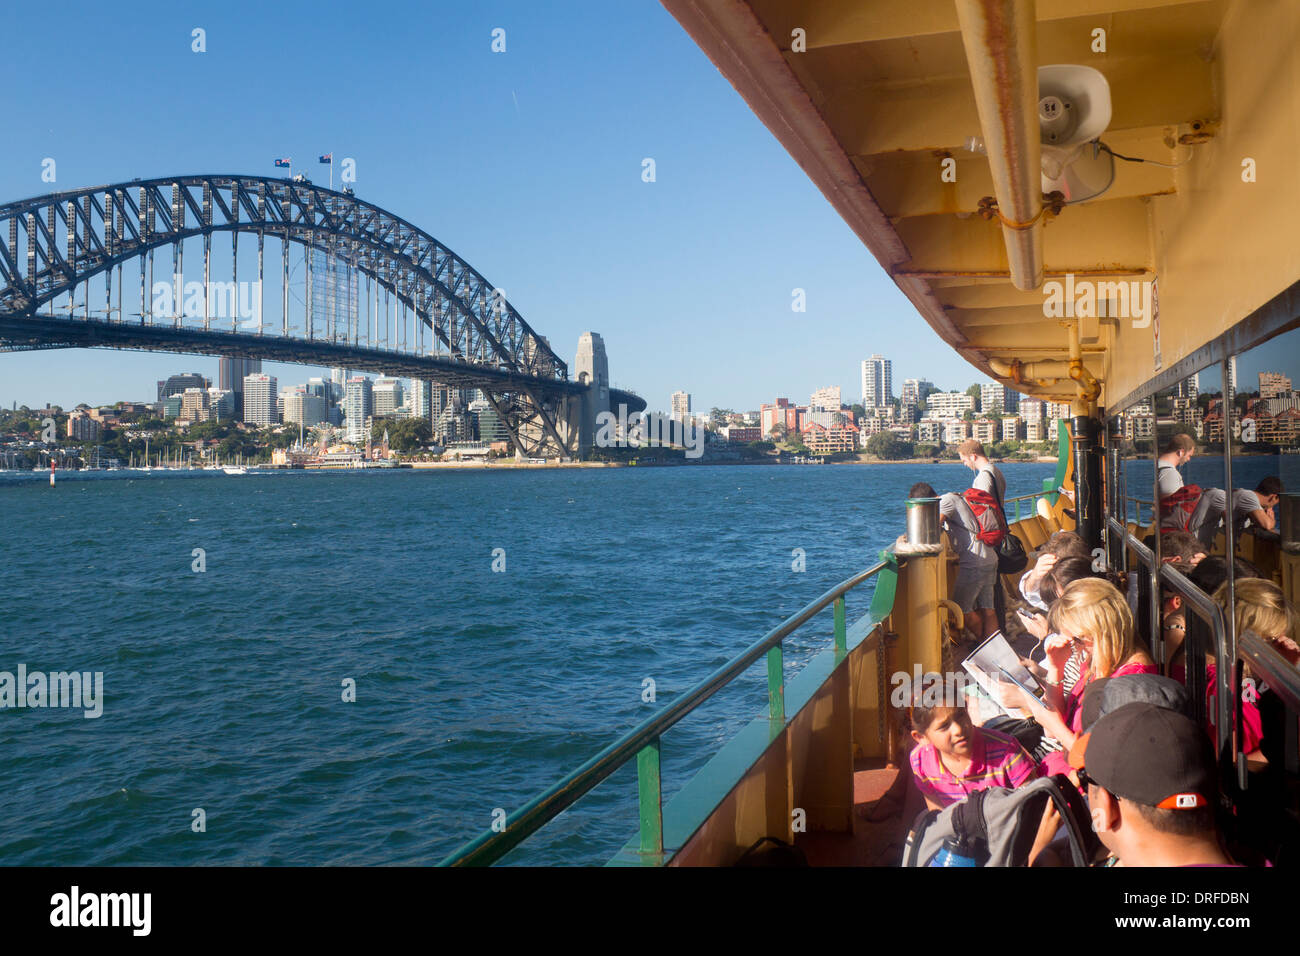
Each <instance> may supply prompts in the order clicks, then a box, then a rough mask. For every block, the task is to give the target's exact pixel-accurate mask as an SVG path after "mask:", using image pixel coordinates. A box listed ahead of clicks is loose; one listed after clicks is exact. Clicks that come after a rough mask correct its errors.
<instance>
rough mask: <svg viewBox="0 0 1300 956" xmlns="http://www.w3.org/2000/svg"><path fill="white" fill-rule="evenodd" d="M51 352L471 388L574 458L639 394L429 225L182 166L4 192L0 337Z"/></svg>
mask: <svg viewBox="0 0 1300 956" xmlns="http://www.w3.org/2000/svg"><path fill="white" fill-rule="evenodd" d="M222 233H225V234H228V235H229V241H228V248H226V247H227V242H226V240H225V239H224V238H222V239H221V241H220V242H218V243H217V244H216V247H215V248H214V238H217V237H218V236H219V234H222ZM241 235H244V236H245V237H246V238H245V242H244V248H243V250H242V252H241V250H240V244H239V238H240V236H241ZM268 239H269V240H271V243H270V249H269V252H270V253H271V259H272V263H271V275H272V281H271V283H270V289H271V291H272V292H273V293H276V294H275V295H273V296H272V297H271V298H270V302H269V306H268V296H267V291H268V284H267V281H266V280H267V269H266V266H267V261H266V260H267V253H268V249H267V240H268ZM200 243H201V245H202V253H201V255H202V270H203V271H202V278H201V280H199V279H197V278H194V279H193V280H192V281H191V282H189V283H187V282H186V281H185V278H186V277H185V273H184V253H185V249H186V247H187V245H188V246H189V247H190V248H191V250H193V249H194V247H196V246H197V245H198V244H200ZM291 247H299V248H298V249H296V250H295V253H296V254H295V256H294V257H293V258H294V259H295V260H296V265H295V267H294V269H293V271H292V272H291V269H290V260H291V256H290V250H291ZM169 249H170V251H171V257H170V262H168V261H167V256H166V252H167V251H168V250H169ZM254 249H255V257H254ZM159 251H161V252H162V253H163V255H162V256H161V257H160V258H161V259H162V261H161V262H158V263H156V262H155V254H156V253H157V252H159ZM276 253H278V258H279V260H280V261H279V269H278V270H277V269H276V268H275V263H274V259H275V258H277V256H276ZM191 255H192V256H193V255H194V252H193V251H192V252H191ZM191 262H193V258H191ZM254 263H255V264H254ZM137 265H138V275H137V274H136V268H135V267H136V266H137ZM214 266H215V268H216V270H217V271H216V275H217V277H216V278H214ZM241 266H242V270H241ZM156 267H157V271H155V268H156ZM241 271H242V274H243V275H244V276H245V280H244V281H243V282H242V283H241V281H240V275H241ZM253 273H255V274H256V281H255V283H254V282H253V281H252V280H250V279H249V278H248V277H249V276H250V275H251V274H253ZM277 273H278V274H277ZM225 276H229V277H230V278H229V281H227V280H226V279H225V278H224V277H225ZM128 287H129V288H128ZM187 287H193V289H194V293H193V295H192V296H190V295H187V293H186V289H187ZM160 293H165V294H161V295H160ZM291 299H292V300H293V301H291ZM277 300H278V301H277ZM299 304H301V307H300V308H299V307H298V306H299ZM597 338H599V337H597ZM585 339H586V337H585V336H584V340H585ZM57 348H110V349H143V350H149V351H161V352H182V353H196V354H202V355H215V356H227V357H233V358H250V359H265V360H271V361H279V362H294V363H301V364H305V365H317V366H325V367H334V368H346V369H355V370H358V371H371V372H383V373H386V374H390V375H401V376H407V377H411V378H415V379H421V380H424V381H429V382H434V383H438V384H442V385H449V386H452V387H457V388H478V389H481V390H482V392H483V395H484V397H485V398H486V399H487V401H488V402H489V403H490V404H491V405H492V407H493V408H494V409H495V410H496V412H497V414H498V416H499V417H500V419H501V421H502V422H503V423H504V424H505V425H506V428H507V430H508V432H509V435H510V440H511V442H512V443H513V445H514V448H515V451H516V453H517V454H518V455H522V456H525V457H547V456H559V457H571V456H575V455H579V454H581V453H583V452H585V451H586V450H587V448H589V447H590V442H591V437H590V430H591V424H590V423H591V422H592V420H593V418H594V416H595V415H596V414H598V413H599V412H600V411H603V410H606V409H609V408H610V407H611V406H612V407H614V408H617V407H618V406H619V405H620V404H623V405H626V406H627V408H628V411H629V412H639V411H642V410H643V409H644V408H645V407H646V403H645V401H644V400H643V399H641V398H640V397H639V396H637V395H635V394H633V393H630V392H625V391H621V390H618V389H612V388H610V387H609V382H608V378H607V373H605V372H604V369H603V365H604V362H603V355H602V356H601V361H600V362H599V363H598V370H597V372H596V373H595V375H594V376H593V375H592V373H591V372H581V373H580V374H579V380H577V381H575V380H571V379H570V378H569V372H568V366H567V365H566V364H565V363H564V362H563V361H562V360H561V359H560V358H559V357H558V356H557V355H556V354H555V353H554V352H553V351H552V350H551V347H550V345H549V344H548V342H547V341H546V339H544V338H543V337H542V336H540V335H538V334H537V333H536V332H535V331H534V330H533V328H532V327H531V326H530V325H529V324H528V323H527V322H525V321H524V319H523V317H522V316H520V315H519V313H518V312H516V311H515V309H514V307H513V306H511V305H510V303H509V302H508V301H507V299H506V297H505V294H504V291H503V290H502V289H501V288H499V287H495V286H493V285H492V284H491V283H489V282H488V281H487V280H486V279H485V278H484V277H483V276H482V275H480V274H479V273H478V272H477V271H476V270H475V269H474V268H473V267H472V266H470V265H469V263H467V262H465V261H464V260H463V259H461V258H460V257H459V256H457V255H456V254H455V253H453V252H452V251H451V250H450V249H448V248H447V247H446V246H445V245H443V244H442V243H441V242H439V241H438V240H437V239H435V238H433V236H431V235H429V234H428V233H427V232H425V231H423V230H422V229H419V228H418V227H416V226H414V225H412V224H411V223H409V222H407V221H405V220H404V219H401V218H400V217H398V216H396V215H394V214H392V213H390V212H387V211H386V210H384V209H380V208H379V207H378V206H375V205H373V204H371V203H367V202H365V201H363V200H360V199H358V198H356V196H355V195H354V194H353V193H352V191H351V190H348V189H345V190H344V191H343V192H335V191H333V190H330V189H325V188H323V187H321V186H317V185H315V184H313V183H311V182H310V181H308V180H306V179H303V178H302V177H295V179H292V180H289V179H276V178H267V177H261V176H238V175H198V176H176V177H168V178H163V179H149V180H133V181H132V182H129V183H118V184H115V185H109V186H93V187H89V188H85V189H77V190H70V191H66V192H58V193H51V194H49V195H45V196H38V197H35V198H32V199H25V200H20V201H18V202H11V203H8V204H5V205H0V350H7V351H19V350H28V349H57Z"/></svg>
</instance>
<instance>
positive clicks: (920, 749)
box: [910, 707, 1038, 810]
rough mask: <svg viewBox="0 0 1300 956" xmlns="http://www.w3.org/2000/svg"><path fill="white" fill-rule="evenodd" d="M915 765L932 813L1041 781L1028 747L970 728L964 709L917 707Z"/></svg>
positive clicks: (914, 771)
mask: <svg viewBox="0 0 1300 956" xmlns="http://www.w3.org/2000/svg"><path fill="white" fill-rule="evenodd" d="M911 711H912V739H913V740H915V741H916V744H917V746H916V749H914V750H913V751H912V755H911V758H910V763H911V765H912V774H913V776H914V777H915V778H916V786H917V789H918V790H920V791H921V795H922V796H923V797H925V804H926V806H927V807H929V808H930V809H931V810H942V809H943V808H944V807H946V806H949V805H951V804H954V803H956V802H958V801H959V800H963V799H965V798H966V797H967V796H969V795H970V794H972V793H974V792H975V791H977V790H984V789H987V788H988V787H1009V788H1013V789H1014V788H1015V787H1018V786H1020V785H1021V784H1023V783H1026V782H1028V781H1030V780H1033V779H1034V778H1035V777H1037V776H1038V768H1037V767H1036V766H1035V765H1034V762H1033V760H1031V759H1030V757H1029V754H1027V753H1025V748H1024V747H1022V746H1020V744H1019V743H1018V742H1017V741H1016V740H1015V738H1014V737H1009V736H1007V735H1006V734H1000V733H998V732H997V731H996V730H984V729H982V728H979V727H976V726H974V725H973V724H972V723H971V719H970V715H969V714H967V713H966V708H965V707H913V708H912V709H911Z"/></svg>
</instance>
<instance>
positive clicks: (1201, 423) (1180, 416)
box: [1173, 397, 1205, 438]
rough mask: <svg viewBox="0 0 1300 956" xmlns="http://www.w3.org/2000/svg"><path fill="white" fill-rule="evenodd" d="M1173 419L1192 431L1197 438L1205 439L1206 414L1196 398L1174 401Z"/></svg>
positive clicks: (1176, 399)
mask: <svg viewBox="0 0 1300 956" xmlns="http://www.w3.org/2000/svg"><path fill="white" fill-rule="evenodd" d="M1173 419H1174V421H1175V422H1177V423H1178V424H1179V425H1186V426H1187V427H1188V428H1190V429H1192V430H1193V431H1194V432H1195V433H1196V437H1197V438H1204V437H1205V413H1204V412H1202V411H1201V406H1200V405H1198V404H1197V402H1196V399H1195V398H1194V397H1193V398H1175V399H1174V400H1173Z"/></svg>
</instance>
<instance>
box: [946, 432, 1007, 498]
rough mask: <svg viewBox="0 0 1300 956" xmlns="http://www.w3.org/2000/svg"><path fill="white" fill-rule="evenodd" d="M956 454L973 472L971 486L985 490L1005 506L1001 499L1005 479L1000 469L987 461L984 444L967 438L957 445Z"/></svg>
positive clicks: (1005, 491) (1005, 483)
mask: <svg viewBox="0 0 1300 956" xmlns="http://www.w3.org/2000/svg"><path fill="white" fill-rule="evenodd" d="M957 455H958V457H960V458H961V463H962V464H963V465H965V466H966V467H967V468H969V469H970V470H971V471H973V472H975V479H974V480H973V481H972V482H971V483H970V484H971V487H972V488H978V489H979V490H980V491H987V492H988V493H989V494H991V495H992V496H993V497H994V498H996V499H998V504H999V506H1001V507H1004V508H1005V507H1006V506H1005V505H1004V504H1003V500H1004V499H1005V497H1006V493H1007V479H1006V478H1005V477H1004V476H1003V474H1002V470H1001V469H1000V468H998V466H997V465H995V464H993V462H991V461H989V459H988V456H987V455H985V454H984V446H983V445H981V444H980V443H979V442H977V441H976V440H975V439H974V438H967V439H966V440H965V441H964V442H962V443H961V444H960V445H958V446H957Z"/></svg>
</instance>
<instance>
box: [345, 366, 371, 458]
mask: <svg viewBox="0 0 1300 956" xmlns="http://www.w3.org/2000/svg"><path fill="white" fill-rule="evenodd" d="M373 389H374V386H373V385H372V384H371V381H370V379H369V378H367V377H366V376H364V375H353V376H352V377H351V378H350V379H348V381H347V385H346V387H345V388H344V392H343V428H344V436H345V438H346V440H347V441H350V442H360V441H365V439H366V420H367V419H369V418H370V417H372V416H373V415H374V413H375V412H374V408H375V406H374V391H373Z"/></svg>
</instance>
